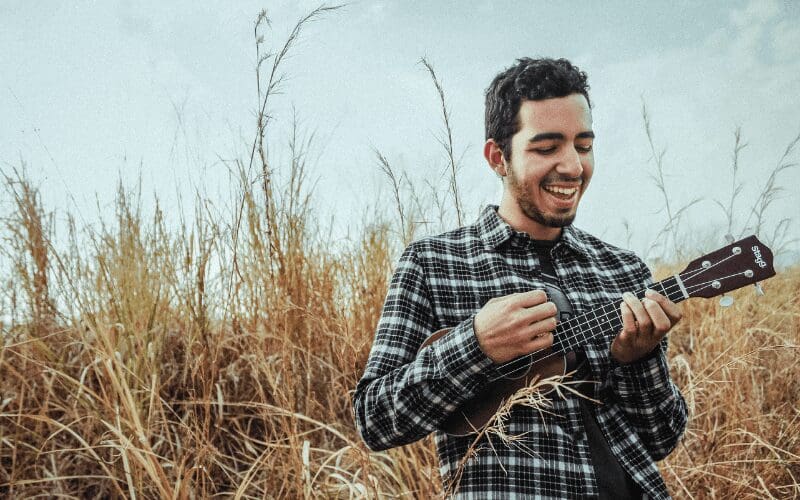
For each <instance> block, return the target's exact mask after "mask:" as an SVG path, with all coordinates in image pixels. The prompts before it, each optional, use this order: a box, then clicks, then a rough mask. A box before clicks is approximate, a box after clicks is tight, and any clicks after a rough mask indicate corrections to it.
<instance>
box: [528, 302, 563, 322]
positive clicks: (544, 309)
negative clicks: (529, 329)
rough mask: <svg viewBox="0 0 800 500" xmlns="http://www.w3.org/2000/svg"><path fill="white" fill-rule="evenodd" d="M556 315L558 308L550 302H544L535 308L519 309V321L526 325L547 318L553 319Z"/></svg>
mask: <svg viewBox="0 0 800 500" xmlns="http://www.w3.org/2000/svg"><path fill="white" fill-rule="evenodd" d="M557 313H558V307H556V305H555V304H554V303H552V302H545V303H543V304H538V305H535V306H531V307H527V308H525V309H520V311H519V315H520V316H519V319H520V322H521V323H522V324H525V325H528V324H531V323H535V322H537V321H542V320H544V319H547V318H554V317H555V315H556V314H557Z"/></svg>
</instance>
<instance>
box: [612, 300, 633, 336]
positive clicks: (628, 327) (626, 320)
mask: <svg viewBox="0 0 800 500" xmlns="http://www.w3.org/2000/svg"><path fill="white" fill-rule="evenodd" d="M619 310H620V313H621V315H622V333H620V334H619V337H617V338H618V339H619V340H620V341H621V342H626V343H627V342H628V341H629V340H630V339H632V338H633V337H634V336H635V335H636V332H637V331H638V328H637V327H636V318H634V316H633V311H631V308H630V306H628V304H627V302H620V304H619Z"/></svg>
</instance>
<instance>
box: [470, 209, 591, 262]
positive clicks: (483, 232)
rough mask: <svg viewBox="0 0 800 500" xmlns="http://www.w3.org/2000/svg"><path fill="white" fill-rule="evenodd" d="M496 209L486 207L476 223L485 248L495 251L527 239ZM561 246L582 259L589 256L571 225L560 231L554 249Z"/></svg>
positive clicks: (586, 248) (587, 249)
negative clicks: (521, 239)
mask: <svg viewBox="0 0 800 500" xmlns="http://www.w3.org/2000/svg"><path fill="white" fill-rule="evenodd" d="M498 208H499V207H498V206H497V205H488V206H486V208H484V209H483V211H482V212H481V214H480V216H479V217H478V222H477V223H476V226H477V228H478V235H479V237H480V238H481V240H483V243H484V244H485V245H486V246H487V247H489V248H491V249H497V248H498V247H500V246H501V245H503V244H504V243H506V242H507V241H509V240H511V239H513V238H515V237H524V238H529V237H528V235H527V234H525V233H521V232H520V231H517V230H516V229H514V228H513V227H511V226H510V225H509V224H508V223H507V222H506V221H504V220H503V219H502V218H501V217H500V216H499V215H498V214H497V209H498ZM562 245H563V246H565V247H567V248H569V249H570V250H572V251H573V252H574V253H575V254H576V255H579V256H583V257H588V256H589V248H588V247H587V246H586V244H585V243H584V242H583V241H582V239H581V237H580V235H579V234H578V230H577V229H576V228H574V227H573V226H572V224H570V225H569V226H565V227H564V228H563V229H562V231H561V238H560V239H559V241H558V243H556V247H560V246H562Z"/></svg>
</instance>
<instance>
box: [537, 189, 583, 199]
mask: <svg viewBox="0 0 800 500" xmlns="http://www.w3.org/2000/svg"><path fill="white" fill-rule="evenodd" d="M542 189H544V190H545V191H547V192H548V193H550V194H552V195H553V196H555V197H556V198H558V199H559V200H571V199H572V197H573V196H575V193H577V192H578V188H577V187H561V186H542Z"/></svg>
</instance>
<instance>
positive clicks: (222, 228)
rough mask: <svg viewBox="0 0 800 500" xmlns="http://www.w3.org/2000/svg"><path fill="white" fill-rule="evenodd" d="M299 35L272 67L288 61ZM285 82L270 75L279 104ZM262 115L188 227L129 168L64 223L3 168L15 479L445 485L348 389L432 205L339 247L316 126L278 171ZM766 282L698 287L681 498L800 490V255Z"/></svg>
mask: <svg viewBox="0 0 800 500" xmlns="http://www.w3.org/2000/svg"><path fill="white" fill-rule="evenodd" d="M257 26H258V24H257ZM301 26H302V22H301V23H299V24H298V30H299V28H300V27H301ZM257 33H258V30H257ZM291 36H292V37H294V36H295V32H293V33H292V35H291ZM291 40H292V38H291V37H290V41H289V42H287V45H286V46H285V47H284V49H287V50H288V48H289V47H290V45H291ZM285 53H286V50H283V51H276V52H274V54H273V56H272V57H273V58H274V59H273V64H274V65H273V71H272V72H271V73H270V72H269V71H265V72H264V74H271V75H279V72H276V71H274V69H275V68H277V65H278V64H279V63H280V58H281V57H283V55H284V54H285ZM259 57H261V56H259ZM426 67H428V69H429V70H430V72H431V75H432V76H433V77H434V81H435V75H434V73H433V69H432V67H430V66H428V65H427V64H426ZM276 78H278V80H277V81H279V76H278V77H276ZM273 83H274V80H273V79H272V76H270V80H269V81H264V82H261V81H259V98H260V99H262V101H261V102H262V103H263V105H262V106H260V109H261V115H260V116H261V117H262V118H263V116H265V114H264V113H265V109H266V108H267V101H268V98H269V95H270V91H272V90H273V89H274V88H275V87H274V86H273ZM437 88H438V89H439V90H440V92H441V88H440V87H438V83H437ZM443 100H444V97H443V95H442V101H443ZM443 102H444V101H443ZM443 109H444V110H446V109H447V108H446V106H443ZM446 119H447V116H446V111H445V120H446ZM265 129H266V120H263V119H259V122H258V131H257V134H256V139H255V141H254V143H253V149H252V152H250V158H249V163H248V161H247V160H242V161H240V163H239V174H240V180H239V188H238V189H239V196H238V198H237V201H236V205H235V206H234V207H233V208H232V209H231V210H227V211H225V210H218V209H216V208H214V207H215V206H214V204H213V203H207V201H208V200H203V199H201V198H200V197H198V199H197V200H196V203H195V206H196V209H195V213H194V217H193V218H192V220H191V221H185V222H182V223H180V224H179V225H178V227H171V226H170V225H169V224H167V223H166V222H165V218H164V216H163V214H162V213H161V212H160V211H159V209H158V208H157V207H156V208H155V210H144V209H143V208H142V204H141V197H140V195H139V193H137V192H135V191H130V190H128V189H127V187H126V186H120V188H119V191H118V193H117V197H116V203H115V210H114V213H113V214H112V215H110V216H107V217H106V218H105V220H104V223H103V224H102V225H100V226H94V227H90V226H88V225H81V224H78V222H76V220H75V219H74V218H73V217H72V216H70V214H64V213H60V214H59V220H62V219H64V220H66V221H67V222H66V223H64V224H62V225H60V226H59V227H56V224H55V218H54V216H53V214H52V213H51V212H48V211H46V210H45V209H44V208H43V207H42V202H41V193H39V192H38V191H37V189H36V187H35V183H34V182H32V181H31V180H30V179H28V178H26V177H25V175H24V174H23V173H19V174H15V175H9V176H7V177H6V178H5V185H4V191H3V192H4V194H6V195H8V199H9V200H13V202H12V204H11V205H10V210H9V212H8V213H3V214H0V217H2V219H0V220H2V223H3V224H2V227H0V237H2V246H1V247H0V269H2V272H3V275H1V276H0V283H2V287H0V299H2V301H1V302H0V306H1V307H3V308H4V309H3V311H2V314H1V315H0V316H1V317H3V318H4V319H3V320H2V321H3V324H2V325H1V326H2V330H1V331H0V339H2V346H1V347H0V497H3V498H6V497H8V498H27V497H35V496H45V497H58V498H61V497H63V498H210V497H215V496H219V497H225V498H228V497H233V498H318V497H321V498H363V497H367V498H378V497H386V498H394V497H402V498H432V497H435V496H436V495H437V493H438V492H439V491H440V490H441V480H440V478H439V475H438V470H437V460H436V454H435V451H434V448H433V444H432V441H431V439H430V438H426V439H424V440H423V441H421V442H418V443H415V444H413V445H410V446H406V447H403V448H399V449H394V450H390V451H388V452H381V453H372V452H369V451H368V450H367V449H366V447H365V446H364V444H363V443H362V442H361V441H360V439H359V437H358V435H357V433H356V431H355V427H354V421H353V417H352V407H351V393H352V390H353V388H354V387H355V385H356V383H357V381H358V379H359V377H360V376H361V373H362V371H363V368H364V365H365V363H366V359H367V356H368V354H369V349H370V345H371V342H372V335H373V333H374V328H375V325H376V323H377V319H378V316H379V314H380V311H381V307H382V304H383V299H384V296H385V293H386V288H387V284H388V280H389V278H390V276H391V272H392V268H393V265H394V263H395V261H396V259H397V257H398V255H399V252H400V250H402V248H403V244H404V242H405V241H407V240H408V239H409V238H410V237H411V236H412V235H413V234H414V221H415V220H416V219H415V213H418V211H417V212H415V211H413V210H410V209H407V207H406V210H405V211H404V210H403V207H404V205H403V203H402V202H401V197H400V196H399V193H398V190H397V189H395V194H396V195H398V196H397V198H396V200H397V206H398V209H399V214H400V220H401V228H400V229H399V230H398V228H396V227H394V226H393V225H392V224H388V223H386V222H385V221H383V220H381V219H380V218H379V217H377V216H376V220H373V221H368V222H367V223H366V224H364V226H363V227H364V229H363V230H362V231H361V233H360V234H359V236H357V237H355V238H353V239H351V240H350V241H349V245H345V246H340V247H337V248H331V247H330V246H328V245H327V243H326V241H325V237H324V235H325V231H324V228H320V227H318V226H316V225H314V224H315V222H314V221H316V220H317V219H316V215H315V214H314V213H313V212H312V211H311V208H310V207H311V206H312V203H311V198H309V195H308V191H307V190H306V189H305V186H304V180H305V178H306V171H305V164H304V158H305V156H304V154H303V151H302V147H301V146H299V145H297V146H296V143H292V147H291V148H292V150H291V151H290V155H289V156H290V157H291V161H290V162H289V164H287V165H285V166H282V167H280V169H282V171H283V173H284V178H285V182H283V183H277V182H275V181H274V179H275V177H274V175H273V174H274V172H275V170H276V169H278V167H276V166H273V165H270V164H269V163H268V161H267V155H266V154H265V151H264V147H265V146H264V140H263V138H264V131H265ZM295 146H296V148H295ZM655 152H656V151H655V149H654V153H655ZM450 158H451V160H452V158H453V156H452V148H451V149H450ZM380 159H381V160H383V161H382V163H383V166H384V170H385V172H386V173H387V174H388V175H389V176H390V179H391V180H392V181H393V182H395V181H396V179H397V177H394V174H393V172H392V170H391V167H390V166H389V164H388V162H386V161H385V159H384V158H383V157H380ZM451 166H452V172H453V179H452V181H453V182H452V183H451V185H450V190H451V192H452V193H453V196H454V197H455V198H456V200H457V199H458V195H457V184H456V183H455V172H456V166H455V163H454V162H451ZM660 168H661V166H660V165H659V169H660ZM254 172H255V173H254ZM255 174H258V175H255ZM253 179H258V182H253ZM395 188H397V184H395ZM665 196H666V193H665ZM437 203H438V202H437ZM456 206H457V207H458V205H457V204H456ZM765 208H766V207H765ZM762 211H763V210H762ZM460 214H461V212H460V209H459V212H458V215H459V217H460V216H461V215H460ZM670 217H672V215H670ZM465 222H469V221H465ZM673 236H674V235H673ZM679 264H680V263H673V264H671V265H672V266H677V265H679ZM674 270H675V269H674V268H668V267H664V266H662V267H657V268H656V269H655V274H656V277H657V278H659V277H663V276H666V275H668V274H670V273H671V272H674ZM764 289H765V291H766V292H767V294H766V296H764V297H756V296H755V295H754V294H753V293H751V292H752V290H741V291H738V292H735V293H733V294H732V295H733V296H734V297H735V298H736V302H735V304H734V306H733V307H730V308H728V309H722V308H720V307H719V305H718V304H717V302H716V301H714V300H707V301H706V300H700V299H696V300H690V301H687V302H685V303H684V304H683V313H684V319H683V320H682V322H681V323H680V324H679V325H678V327H677V328H676V329H675V330H674V332H673V334H672V335H671V339H672V345H671V351H670V353H669V356H670V367H671V370H672V374H673V377H674V378H675V380H676V382H677V383H678V385H679V387H680V388H681V390H682V392H683V394H684V396H685V398H686V400H687V403H688V405H689V408H690V420H689V425H688V428H687V432H686V434H685V437H684V439H683V440H682V441H681V443H680V445H679V446H678V448H677V449H676V451H675V452H674V453H673V454H672V455H671V456H670V457H669V458H668V459H667V460H665V461H664V462H662V463H661V464H660V466H661V469H662V471H663V474H664V476H665V478H666V480H667V483H668V486H669V489H670V491H671V493H672V494H673V496H675V497H676V498H697V499H700V498H798V497H800V405H799V404H798V401H800V385H798V381H799V380H800V351H799V350H798V349H799V347H798V346H800V291H799V290H800V267H797V266H795V267H792V268H789V269H786V270H783V271H782V272H780V273H779V275H778V276H776V277H775V278H773V279H771V280H769V281H767V282H765V283H764Z"/></svg>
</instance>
